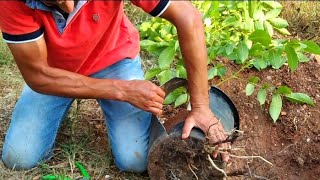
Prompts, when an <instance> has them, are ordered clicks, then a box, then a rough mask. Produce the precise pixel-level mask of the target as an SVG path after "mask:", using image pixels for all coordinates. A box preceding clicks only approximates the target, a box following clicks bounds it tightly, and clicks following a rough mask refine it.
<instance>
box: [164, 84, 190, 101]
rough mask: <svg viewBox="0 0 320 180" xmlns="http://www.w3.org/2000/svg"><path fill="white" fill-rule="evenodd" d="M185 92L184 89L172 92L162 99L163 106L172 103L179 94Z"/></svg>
mask: <svg viewBox="0 0 320 180" xmlns="http://www.w3.org/2000/svg"><path fill="white" fill-rule="evenodd" d="M185 92H186V89H185V87H181V88H177V89H175V90H174V91H173V92H171V93H169V94H168V95H167V97H166V98H165V99H164V102H163V104H166V105H168V104H171V103H173V102H174V101H175V100H176V99H177V98H178V97H179V96H180V95H181V94H184V93H185Z"/></svg>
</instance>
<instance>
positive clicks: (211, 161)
mask: <svg viewBox="0 0 320 180" xmlns="http://www.w3.org/2000/svg"><path fill="white" fill-rule="evenodd" d="M208 160H209V162H210V163H211V165H212V166H213V167H214V168H215V169H216V170H217V171H219V172H221V173H222V174H223V175H224V177H227V174H226V172H225V171H224V170H223V169H220V168H219V167H218V166H217V165H216V164H215V163H214V162H213V160H212V159H211V157H210V155H209V154H208Z"/></svg>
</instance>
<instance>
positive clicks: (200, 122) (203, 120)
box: [182, 107, 230, 162]
mask: <svg viewBox="0 0 320 180" xmlns="http://www.w3.org/2000/svg"><path fill="white" fill-rule="evenodd" d="M193 127H197V128H200V129H201V130H202V131H203V132H204V133H206V135H207V138H208V139H209V143H210V144H217V143H219V142H222V141H225V140H226V139H227V136H226V135H225V132H224V129H223V127H222V125H221V123H220V122H219V120H218V119H217V118H216V117H215V116H214V114H213V113H212V112H211V110H210V109H209V108H207V107H200V108H193V109H192V110H191V112H190V113H189V115H188V117H187V119H186V121H185V124H184V127H183V130H182V139H187V138H188V137H189V135H190V132H191V130H192V128H193ZM218 148H220V149H221V148H222V149H225V150H226V149H228V148H230V145H229V144H228V143H223V144H219V145H218ZM217 155H218V151H215V152H214V153H213V157H215V158H216V157H217ZM222 160H223V161H225V162H228V160H229V156H228V153H222Z"/></svg>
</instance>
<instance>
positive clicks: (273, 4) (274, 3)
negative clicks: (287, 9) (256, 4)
mask: <svg viewBox="0 0 320 180" xmlns="http://www.w3.org/2000/svg"><path fill="white" fill-rule="evenodd" d="M263 3H264V4H266V5H268V6H270V7H271V8H273V9H282V5H281V4H280V3H279V2H277V1H263Z"/></svg>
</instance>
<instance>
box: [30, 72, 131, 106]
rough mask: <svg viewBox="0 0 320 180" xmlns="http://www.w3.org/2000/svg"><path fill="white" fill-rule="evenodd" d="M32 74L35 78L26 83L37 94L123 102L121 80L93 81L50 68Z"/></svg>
mask: <svg viewBox="0 0 320 180" xmlns="http://www.w3.org/2000/svg"><path fill="white" fill-rule="evenodd" d="M33 73H34V72H33ZM34 74H36V77H34V78H29V79H26V82H27V84H28V85H29V86H30V87H31V88H32V89H33V90H35V91H37V92H39V93H43V94H50V95H56V96H64V97H72V98H92V99H112V100H123V95H122V93H121V92H123V91H122V89H123V88H124V86H125V81H122V80H111V79H94V78H90V77H86V76H83V75H80V74H76V73H73V72H69V71H65V70H62V69H57V68H52V67H45V68H42V69H41V70H39V71H38V72H37V73H34Z"/></svg>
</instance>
